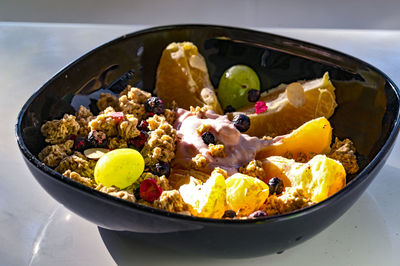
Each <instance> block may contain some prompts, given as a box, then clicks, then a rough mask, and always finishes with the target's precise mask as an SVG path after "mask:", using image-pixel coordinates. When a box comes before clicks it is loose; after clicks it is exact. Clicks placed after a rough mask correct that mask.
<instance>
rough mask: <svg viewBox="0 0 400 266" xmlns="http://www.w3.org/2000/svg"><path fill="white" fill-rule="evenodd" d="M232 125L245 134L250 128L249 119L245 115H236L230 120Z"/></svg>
mask: <svg viewBox="0 0 400 266" xmlns="http://www.w3.org/2000/svg"><path fill="white" fill-rule="evenodd" d="M232 123H233V125H234V126H235V127H236V129H237V130H239V131H240V132H242V133H243V132H246V131H247V130H248V129H249V128H250V118H249V117H248V116H247V115H244V114H239V115H236V116H235V117H234V118H233V120H232Z"/></svg>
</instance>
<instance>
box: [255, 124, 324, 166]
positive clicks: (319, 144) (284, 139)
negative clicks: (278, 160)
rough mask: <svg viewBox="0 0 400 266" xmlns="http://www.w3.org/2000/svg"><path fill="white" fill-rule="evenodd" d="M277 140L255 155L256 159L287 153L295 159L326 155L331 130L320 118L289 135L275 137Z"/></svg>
mask: <svg viewBox="0 0 400 266" xmlns="http://www.w3.org/2000/svg"><path fill="white" fill-rule="evenodd" d="M277 139H278V140H277V141H275V142H274V143H273V144H271V145H268V146H265V147H264V148H263V149H262V150H261V151H260V152H259V153H258V154H257V158H260V159H263V158H266V157H268V156H273V155H276V156H284V155H285V154H286V153H288V152H289V153H291V154H292V155H293V156H294V158H297V156H298V155H299V154H300V153H303V154H305V155H307V156H308V155H309V154H310V153H316V154H321V153H322V154H324V153H327V152H329V150H330V145H331V141H332V128H331V125H330V123H329V121H328V120H327V119H326V118H324V117H320V118H317V119H313V120H311V121H309V122H307V123H305V124H304V125H302V126H301V127H299V128H297V129H295V130H294V131H293V132H292V133H290V134H287V135H284V136H279V137H277Z"/></svg>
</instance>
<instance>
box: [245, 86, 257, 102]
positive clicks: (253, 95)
mask: <svg viewBox="0 0 400 266" xmlns="http://www.w3.org/2000/svg"><path fill="white" fill-rule="evenodd" d="M258 99H260V91H259V90H255V89H251V90H249V91H248V92H247V100H248V101H249V102H253V103H254V102H256V101H258Z"/></svg>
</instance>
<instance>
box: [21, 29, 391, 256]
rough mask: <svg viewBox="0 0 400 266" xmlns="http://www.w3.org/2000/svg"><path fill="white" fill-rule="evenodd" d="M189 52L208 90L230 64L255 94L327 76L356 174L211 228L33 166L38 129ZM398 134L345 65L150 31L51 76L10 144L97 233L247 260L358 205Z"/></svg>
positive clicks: (198, 35) (348, 61)
mask: <svg viewBox="0 0 400 266" xmlns="http://www.w3.org/2000/svg"><path fill="white" fill-rule="evenodd" d="M178 41H191V42H193V43H195V44H196V45H197V46H198V48H199V50H200V52H201V53H202V54H203V55H204V57H205V58H206V61H207V65H208V69H209V73H210V78H211V80H212V82H213V84H214V85H215V86H216V85H217V84H218V80H219V78H220V76H221V75H222V73H223V72H224V71H225V70H226V69H227V68H228V67H229V66H231V65H233V64H246V65H249V66H250V67H252V68H253V69H254V70H256V72H257V73H258V74H259V76H260V79H261V83H262V84H261V85H262V88H263V89H264V90H267V89H269V88H272V87H274V86H276V85H278V84H279V83H282V82H285V83H288V82H292V81H296V80H299V79H313V78H319V77H321V76H322V75H323V73H324V72H326V71H328V72H329V73H330V76H331V78H332V80H333V82H334V84H335V86H336V87H337V91H336V94H337V101H338V104H339V107H338V108H337V109H336V111H335V114H334V116H333V117H332V118H331V119H330V121H331V123H332V125H333V128H334V134H335V135H336V136H338V137H340V138H344V137H349V138H351V139H352V140H353V141H354V143H355V145H356V147H357V148H358V152H359V154H358V155H359V163H360V165H361V170H360V171H359V173H358V174H357V175H353V176H349V178H348V185H347V186H346V187H345V188H344V189H342V190H341V191H339V192H338V193H336V194H335V195H333V196H332V197H330V198H328V199H326V200H324V201H322V202H320V203H318V204H316V205H313V206H311V207H308V208H305V209H302V210H299V211H295V212H292V213H288V214H284V215H277V216H272V217H266V218H259V219H254V220H217V219H206V218H198V217H191V216H185V215H180V214H176V213H169V212H166V211H162V210H158V209H153V208H150V207H146V206H142V205H139V204H135V203H131V202H127V201H124V200H121V199H118V198H114V197H112V196H109V195H107V194H104V193H101V192H99V191H96V190H94V189H91V188H88V187H85V186H83V185H81V184H79V183H77V182H75V181H73V180H70V179H68V178H65V177H63V176H62V175H60V174H59V173H57V172H55V171H54V170H52V169H51V168H49V167H47V166H45V165H44V164H43V163H41V162H40V161H39V160H38V158H37V154H38V153H39V151H40V150H41V149H42V148H43V147H44V145H45V143H44V140H43V137H42V136H41V133H40V126H41V125H42V123H43V122H44V121H46V120H51V119H56V118H60V117H61V116H62V115H63V114H64V113H67V112H69V113H70V112H74V111H75V110H76V109H77V107H79V105H80V104H83V105H85V106H92V107H93V104H92V102H93V101H94V99H96V97H97V96H98V95H99V92H101V91H104V90H105V88H106V87H107V85H108V84H110V83H111V82H112V81H113V80H115V79H117V78H118V77H119V76H120V75H121V74H122V73H124V72H126V71H128V70H130V69H133V70H134V71H135V77H134V79H133V81H132V85H135V86H137V87H140V88H142V89H145V90H149V91H151V90H152V89H153V88H154V84H155V77H156V68H157V65H158V61H159V58H160V56H161V53H162V50H163V49H164V48H165V47H166V45H168V44H169V43H170V42H178ZM398 131H399V89H398V88H397V87H396V86H395V85H394V84H393V82H392V81H391V80H390V79H389V78H388V77H387V76H386V75H385V74H383V73H382V72H381V71H379V70H378V69H376V68H374V67H373V66H370V65H369V64H367V63H365V62H362V61H361V60H358V59H356V58H354V57H351V56H348V55H345V54H342V53H340V52H336V51H333V50H331V49H327V48H323V47H320V46H317V45H313V44H309V43H305V42H302V41H297V40H293V39H289V38H285V37H281V36H277V35H273V34H268V33H263V32H257V31H251V30H246V29H238V28H230V27H222V26H211V25H175V26H165V27H157V28H151V29H147V30H142V31H139V32H135V33H132V34H129V35H124V36H122V37H120V38H118V39H116V40H113V41H111V42H109V43H106V44H104V45H102V46H100V47H98V48H96V49H94V50H93V51H91V52H89V53H87V54H86V55H84V56H82V57H81V58H79V59H78V60H76V61H75V62H73V63H72V64H70V65H69V66H67V67H66V68H65V69H63V70H62V71H60V72H59V73H58V74H57V75H55V76H54V77H53V78H52V79H50V80H49V81H48V82H47V83H46V84H45V85H44V86H43V87H42V88H40V89H39V90H38V91H37V92H36V93H35V94H34V95H32V97H30V99H29V100H28V101H27V102H26V104H25V105H24V106H23V108H22V110H21V112H20V113H19V116H18V124H17V125H16V135H17V141H18V145H19V148H20V150H21V152H22V154H23V158H24V159H25V162H26V164H27V165H28V167H29V169H30V171H31V172H32V174H33V176H34V177H35V178H36V180H37V181H38V182H39V183H40V185H41V186H42V187H43V188H44V189H45V190H46V191H47V192H48V193H49V194H50V195H51V196H53V197H54V198H55V199H56V200H57V201H59V202H60V203H62V204H63V205H64V206H65V207H67V208H68V209H70V210H71V211H73V212H75V213H76V214H78V215H80V216H82V217H84V218H86V219H88V220H90V221H92V222H93V223H95V224H97V225H99V226H100V227H103V228H107V229H111V230H119V231H130V232H136V233H158V234H159V235H161V234H162V236H163V241H164V242H165V244H166V245H168V243H170V242H172V241H173V243H174V245H179V244H182V246H186V247H187V246H191V247H193V248H196V249H198V250H206V252H214V253H215V254H225V255H226V256H248V255H256V254H268V253H274V252H281V251H283V250H285V249H287V248H289V247H291V246H294V245H296V244H299V243H301V242H303V241H305V240H306V239H309V238H310V237H312V236H313V235H315V234H317V233H318V232H320V231H322V230H323V229H324V228H326V227H327V226H328V225H330V224H331V223H333V222H334V221H335V220H336V219H337V218H339V217H340V216H341V215H342V214H343V213H344V212H345V211H346V210H347V209H349V207H350V206H351V205H352V204H353V203H354V202H355V201H356V200H357V199H358V198H359V197H360V195H361V193H362V192H363V191H364V190H365V189H366V188H367V186H368V185H369V184H370V183H371V181H372V180H373V179H374V178H375V176H376V175H377V173H378V171H379V170H380V169H381V167H382V166H383V164H384V163H385V160H386V159H387V157H388V155H389V153H390V151H391V148H392V147H393V142H394V140H395V138H396V136H397V134H398Z"/></svg>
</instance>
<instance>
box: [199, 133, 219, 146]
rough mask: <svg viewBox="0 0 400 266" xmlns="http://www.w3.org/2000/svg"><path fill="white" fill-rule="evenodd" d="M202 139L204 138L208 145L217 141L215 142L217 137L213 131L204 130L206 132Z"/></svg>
mask: <svg viewBox="0 0 400 266" xmlns="http://www.w3.org/2000/svg"><path fill="white" fill-rule="evenodd" d="M201 139H202V140H203V142H204V143H205V144H206V145H208V144H215V143H216V142H215V137H214V135H213V134H212V133H211V132H209V131H207V132H204V133H203V134H202V135H201Z"/></svg>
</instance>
